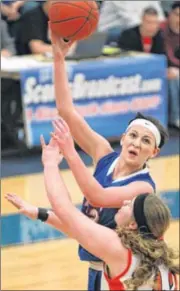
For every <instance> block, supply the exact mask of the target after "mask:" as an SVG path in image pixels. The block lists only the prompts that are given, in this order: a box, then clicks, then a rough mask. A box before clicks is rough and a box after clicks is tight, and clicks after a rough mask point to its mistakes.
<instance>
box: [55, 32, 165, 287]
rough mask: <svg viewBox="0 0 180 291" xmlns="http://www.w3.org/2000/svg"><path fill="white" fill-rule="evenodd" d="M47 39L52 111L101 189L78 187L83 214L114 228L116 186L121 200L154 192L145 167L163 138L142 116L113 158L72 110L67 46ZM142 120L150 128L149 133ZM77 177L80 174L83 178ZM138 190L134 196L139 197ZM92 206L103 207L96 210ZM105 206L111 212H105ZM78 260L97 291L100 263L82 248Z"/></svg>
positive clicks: (150, 120) (154, 123)
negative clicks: (87, 264)
mask: <svg viewBox="0 0 180 291" xmlns="http://www.w3.org/2000/svg"><path fill="white" fill-rule="evenodd" d="M51 36H52V44H53V55H54V81H55V96H56V106H57V110H58V112H59V114H60V115H61V116H62V117H63V118H64V120H65V121H66V122H67V124H68V126H69V128H70V131H71V134H72V136H73V138H74V140H75V141H76V142H77V144H78V145H79V146H80V147H81V148H82V149H83V150H84V151H85V152H86V153H87V154H88V155H89V156H91V157H92V159H93V161H94V164H95V165H96V169H95V173H94V177H95V178H96V180H97V181H98V182H99V183H100V184H101V186H102V187H100V186H99V188H98V189H99V190H100V192H97V191H96V190H94V189H95V188H94V186H93V187H90V188H89V187H86V189H85V188H84V187H85V186H86V185H84V186H83V185H82V184H81V187H82V186H83V187H82V188H81V189H82V190H83V191H84V190H85V193H84V194H85V195H86V196H87V195H89V194H91V199H89V200H90V201H91V203H88V202H87V200H86V199H85V200H84V202H83V207H82V212H83V213H84V214H86V215H87V216H89V217H92V219H94V220H95V221H96V222H98V223H100V224H102V225H105V226H108V227H109V228H115V222H114V215H115V213H116V211H117V207H119V206H120V202H119V201H120V200H119V197H120V195H118V191H120V189H117V187H122V186H123V187H124V190H123V191H124V198H125V194H126V193H130V192H131V191H132V190H133V189H136V188H137V189H141V191H142V192H143V193H153V192H154V189H155V184H154V182H153V180H152V178H151V177H150V175H149V171H148V168H147V166H146V162H147V160H148V159H150V158H153V157H155V156H156V155H157V154H158V152H159V150H160V148H161V147H162V146H163V144H164V142H165V140H166V137H167V133H166V130H165V129H164V128H163V127H162V126H161V125H160V124H159V122H158V121H157V120H155V119H153V118H149V117H144V116H142V115H140V116H137V117H136V119H137V120H136V124H135V123H133V122H131V123H130V127H129V129H128V130H127V132H126V134H124V135H123V137H122V139H121V145H122V151H121V154H120V156H118V154H117V153H115V152H114V151H113V149H112V147H111V145H110V144H109V142H108V141H107V140H106V139H105V138H103V137H102V136H100V135H99V134H97V133H96V132H94V131H93V130H92V129H91V128H90V127H89V125H88V124H87V122H86V121H85V120H84V119H83V118H82V116H80V114H78V112H77V111H76V109H75V107H74V106H73V101H72V96H71V90H70V87H69V84H68V78H67V74H66V66H65V59H64V57H65V54H66V53H67V51H68V49H69V47H70V45H71V44H70V43H69V44H68V43H65V42H63V40H62V39H59V38H57V37H56V36H55V35H54V34H53V33H52V32H51ZM146 121H148V122H147V123H148V124H149V125H150V128H149V129H148V128H147V127H148V125H146ZM134 122H135V121H134ZM140 123H141V124H140ZM150 129H151V130H150ZM71 168H72V167H71ZM73 171H74V170H73ZM81 174H82V175H84V173H81ZM76 178H77V177H76ZM85 184H86V183H85ZM88 185H89V184H88ZM96 186H97V184H96ZM88 188H89V190H88ZM103 188H105V189H103ZM135 191H136V190H135ZM141 191H139V193H136V194H137V195H138V194H140V193H142V192H141ZM107 192H109V195H108V197H110V196H111V197H112V198H113V199H110V198H108V199H109V200H106V199H103V195H104V194H105V195H106V194H107ZM98 193H99V194H98ZM110 193H111V194H110ZM112 193H114V194H112ZM121 194H122V193H121ZM93 195H94V197H93ZM95 195H97V196H99V197H100V196H101V198H100V200H99V201H98V200H97V199H94V198H96V197H95ZM124 198H123V199H124ZM110 201H111V202H110ZM110 203H111V204H110ZM93 205H96V206H101V207H105V208H99V207H98V208H96V207H94V206H93ZM107 205H108V207H109V206H111V207H112V208H107ZM79 256H80V259H81V260H83V261H89V262H90V268H89V280H88V281H89V283H88V290H99V285H100V278H101V270H102V263H101V261H100V260H99V258H97V257H95V256H93V255H92V254H90V253H89V252H88V251H87V250H85V249H84V248H83V247H81V246H80V248H79Z"/></svg>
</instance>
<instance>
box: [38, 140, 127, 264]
mask: <svg viewBox="0 0 180 291" xmlns="http://www.w3.org/2000/svg"><path fill="white" fill-rule="evenodd" d="M41 144H42V149H43V150H42V162H43V165H44V181H45V188H46V192H47V196H48V199H49V202H50V203H51V206H52V209H53V211H54V212H55V214H56V215H57V217H58V218H59V219H60V220H61V221H62V222H63V225H64V226H65V227H66V228H67V229H68V235H70V236H71V237H73V238H75V239H76V240H77V241H78V242H79V243H80V244H81V245H82V246H83V247H84V248H86V249H87V250H88V251H89V252H91V253H93V254H94V255H95V256H98V257H99V258H100V259H102V260H104V261H106V262H107V263H109V262H110V261H112V260H113V259H114V258H117V256H118V257H120V255H121V253H122V258H121V259H122V260H124V259H126V257H127V252H126V251H125V250H124V247H123V246H122V244H121V241H120V239H119V237H118V236H117V234H116V232H115V231H113V230H111V229H109V228H107V227H104V226H101V225H99V224H96V223H95V222H94V221H92V220H91V219H89V218H88V217H86V216H85V215H84V214H82V213H81V212H80V211H79V210H78V209H77V208H76V207H75V206H74V205H73V204H72V202H71V200H70V199H69V193H68V190H67V188H66V186H65V184H64V181H63V179H62V177H61V174H60V173H59V167H58V164H59V162H60V153H59V148H58V146H57V145H56V144H52V145H46V144H45V142H44V139H43V138H42V137H41ZM107 245H108V246H109V247H108V248H107Z"/></svg>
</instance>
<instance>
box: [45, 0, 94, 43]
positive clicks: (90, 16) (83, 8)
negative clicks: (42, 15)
mask: <svg viewBox="0 0 180 291" xmlns="http://www.w3.org/2000/svg"><path fill="white" fill-rule="evenodd" d="M49 20H50V26H51V29H52V31H53V32H54V33H56V34H57V35H59V36H61V37H63V38H65V39H69V40H73V41H75V40H80V39H84V38H87V37H88V36H89V35H91V34H92V33H93V32H94V31H95V29H96V27H97V23H98V20H99V10H98V6H97V4H96V2H95V1H56V2H52V5H51V6H50V9H49Z"/></svg>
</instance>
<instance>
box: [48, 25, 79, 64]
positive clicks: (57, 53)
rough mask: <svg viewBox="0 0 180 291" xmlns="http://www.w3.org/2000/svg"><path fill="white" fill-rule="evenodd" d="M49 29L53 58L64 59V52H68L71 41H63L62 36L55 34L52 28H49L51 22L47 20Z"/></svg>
mask: <svg viewBox="0 0 180 291" xmlns="http://www.w3.org/2000/svg"><path fill="white" fill-rule="evenodd" d="M48 25H49V31H50V37H51V42H52V49H53V54H54V57H55V59H56V60H57V59H59V60H60V59H64V57H65V56H66V54H67V53H68V51H69V49H70V47H71V45H72V44H73V42H72V41H65V40H63V38H61V37H59V36H58V35H56V34H55V33H54V32H53V31H52V29H51V23H50V21H49V23H48Z"/></svg>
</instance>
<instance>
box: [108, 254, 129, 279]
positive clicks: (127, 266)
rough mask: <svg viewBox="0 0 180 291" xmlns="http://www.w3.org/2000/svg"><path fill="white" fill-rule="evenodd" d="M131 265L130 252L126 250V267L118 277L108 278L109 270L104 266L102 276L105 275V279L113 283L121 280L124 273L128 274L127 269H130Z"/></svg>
mask: <svg viewBox="0 0 180 291" xmlns="http://www.w3.org/2000/svg"><path fill="white" fill-rule="evenodd" d="M131 263H132V252H131V250H130V249H128V259H127V265H126V267H125V269H124V270H123V271H122V272H121V273H120V274H119V275H117V276H116V277H113V278H110V270H109V267H108V266H107V265H105V268H104V270H105V272H104V275H105V277H106V279H107V280H108V281H115V280H119V279H121V278H122V277H123V276H125V275H126V273H128V271H129V269H130V267H131ZM106 272H107V273H106Z"/></svg>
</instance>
